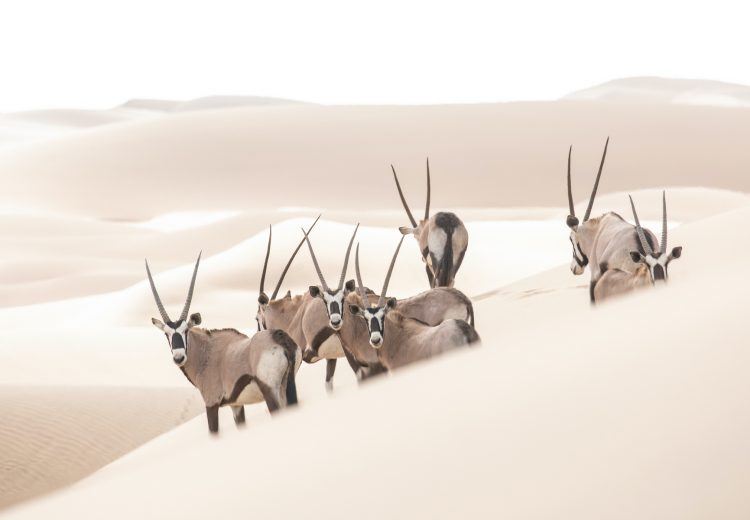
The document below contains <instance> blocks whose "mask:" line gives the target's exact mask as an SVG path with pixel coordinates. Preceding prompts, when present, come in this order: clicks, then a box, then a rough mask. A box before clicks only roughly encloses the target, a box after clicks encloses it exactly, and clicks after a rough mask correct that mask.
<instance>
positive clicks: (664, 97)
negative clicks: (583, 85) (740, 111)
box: [563, 77, 750, 108]
mask: <svg viewBox="0 0 750 520" xmlns="http://www.w3.org/2000/svg"><path fill="white" fill-rule="evenodd" d="M563 99H568V100H574V101H613V102H620V103H649V104H651V103H672V104H678V105H705V106H717V107H734V108H739V107H750V87H749V86H747V85H736V84H733V83H723V82H720V81H707V80H695V79H667V78H655V77H642V78H626V79H617V80H614V81H608V82H607V83H602V84H601V85H597V86H595V87H591V88H587V89H583V90H579V91H577V92H573V93H571V94H568V95H567V96H565V97H564V98H563Z"/></svg>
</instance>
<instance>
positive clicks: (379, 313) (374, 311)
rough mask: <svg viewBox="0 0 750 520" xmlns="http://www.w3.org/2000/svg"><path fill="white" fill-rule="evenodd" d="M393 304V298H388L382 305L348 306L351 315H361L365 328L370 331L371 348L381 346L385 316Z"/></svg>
mask: <svg viewBox="0 0 750 520" xmlns="http://www.w3.org/2000/svg"><path fill="white" fill-rule="evenodd" d="M395 306H396V299H395V298H390V299H389V300H388V301H387V302H386V304H385V306H384V307H368V308H367V309H362V308H360V307H359V306H358V305H350V306H349V310H350V311H351V313H352V314H353V315H355V316H360V317H362V318H363V319H364V320H365V322H366V323H367V330H368V332H369V333H370V346H372V347H373V348H380V347H382V346H383V342H384V341H385V316H386V314H387V313H388V311H389V310H390V309H392V308H394V307H395Z"/></svg>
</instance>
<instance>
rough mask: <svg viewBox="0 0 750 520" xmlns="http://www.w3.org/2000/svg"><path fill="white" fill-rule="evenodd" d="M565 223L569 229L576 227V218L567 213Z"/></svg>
mask: <svg viewBox="0 0 750 520" xmlns="http://www.w3.org/2000/svg"><path fill="white" fill-rule="evenodd" d="M565 223H566V224H567V225H568V227H569V228H570V229H574V228H577V227H578V219H577V218H576V217H574V216H573V215H568V218H567V219H565Z"/></svg>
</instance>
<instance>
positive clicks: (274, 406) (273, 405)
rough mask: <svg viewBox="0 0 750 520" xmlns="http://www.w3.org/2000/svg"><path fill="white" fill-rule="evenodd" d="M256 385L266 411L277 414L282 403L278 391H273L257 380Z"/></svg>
mask: <svg viewBox="0 0 750 520" xmlns="http://www.w3.org/2000/svg"><path fill="white" fill-rule="evenodd" d="M256 383H257V384H258V388H260V393H261V394H263V399H264V400H265V401H266V406H267V407H268V411H269V412H271V413H275V412H277V411H278V410H279V408H281V403H282V400H281V391H280V389H278V388H277V389H273V388H271V387H270V386H268V385H267V384H265V383H264V382H262V381H258V380H257V379H256Z"/></svg>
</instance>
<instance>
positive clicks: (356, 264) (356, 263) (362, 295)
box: [354, 242, 370, 307]
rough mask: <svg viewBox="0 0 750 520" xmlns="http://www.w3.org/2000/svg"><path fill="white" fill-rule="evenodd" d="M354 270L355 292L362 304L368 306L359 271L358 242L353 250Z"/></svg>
mask: <svg viewBox="0 0 750 520" xmlns="http://www.w3.org/2000/svg"><path fill="white" fill-rule="evenodd" d="M354 272H355V273H356V275H357V292H358V293H359V297H360V298H362V305H363V306H364V307H369V306H370V303H369V302H368V301H367V290H366V289H365V286H364V284H363V283H362V275H361V274H360V272H359V242H357V249H356V250H355V251H354Z"/></svg>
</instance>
